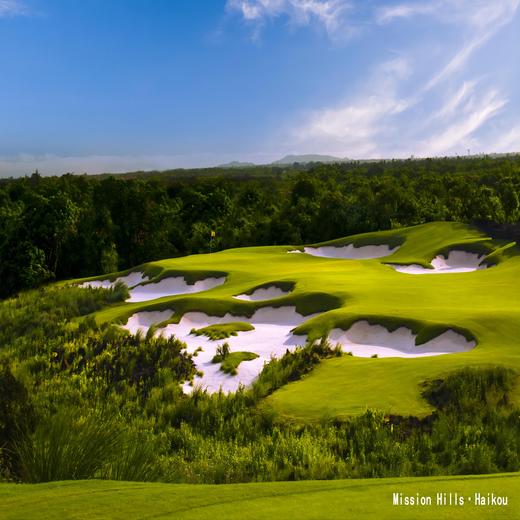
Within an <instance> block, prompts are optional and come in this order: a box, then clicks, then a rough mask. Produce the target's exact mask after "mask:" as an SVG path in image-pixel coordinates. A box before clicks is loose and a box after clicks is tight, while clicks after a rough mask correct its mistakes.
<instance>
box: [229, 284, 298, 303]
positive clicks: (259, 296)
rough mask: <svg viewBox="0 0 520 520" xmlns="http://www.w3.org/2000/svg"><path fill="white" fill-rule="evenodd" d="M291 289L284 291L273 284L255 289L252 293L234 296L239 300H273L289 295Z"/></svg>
mask: <svg viewBox="0 0 520 520" xmlns="http://www.w3.org/2000/svg"><path fill="white" fill-rule="evenodd" d="M288 294H289V291H284V290H283V289H280V288H279V287H276V285H271V286H269V287H262V288H260V289H256V290H254V291H253V292H252V293H251V294H238V295H237V296H233V298H236V299H237V300H246V301H250V302H255V301H262V300H272V299H274V298H281V297H282V296H287V295H288Z"/></svg>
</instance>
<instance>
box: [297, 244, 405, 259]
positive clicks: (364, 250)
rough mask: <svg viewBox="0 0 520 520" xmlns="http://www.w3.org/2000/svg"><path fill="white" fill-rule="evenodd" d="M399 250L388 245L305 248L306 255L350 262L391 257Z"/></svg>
mask: <svg viewBox="0 0 520 520" xmlns="http://www.w3.org/2000/svg"><path fill="white" fill-rule="evenodd" d="M398 249H399V246H397V247H394V248H393V249H392V248H390V246H388V245H379V246H361V247H354V245H353V244H349V245H348V246H342V247H333V246H323V247H305V248H304V251H305V252H306V253H307V254H308V255H312V256H321V257H325V258H345V259H350V260H367V259H369V258H381V257H383V256H388V255H391V254H392V253H395V252H396V251H397V250H398Z"/></svg>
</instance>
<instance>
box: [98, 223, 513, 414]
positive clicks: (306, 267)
mask: <svg viewBox="0 0 520 520" xmlns="http://www.w3.org/2000/svg"><path fill="white" fill-rule="evenodd" d="M351 243H353V244H354V245H355V246H363V245H369V244H372V245H381V244H388V245H390V246H392V247H395V246H396V245H399V246H400V247H399V249H397V251H395V252H394V253H393V254H391V255H390V256H387V257H385V258H378V259H369V260H345V259H332V258H322V257H315V256H311V255H307V254H288V251H290V250H294V249H295V246H277V247H251V248H241V249H231V250H226V251H222V252H219V253H214V254H211V255H209V254H206V255H193V256H188V257H184V258H176V259H171V260H162V261H159V262H153V263H150V264H146V265H144V266H140V267H137V268H135V269H133V271H144V272H145V273H146V274H148V275H149V276H150V277H154V280H152V281H157V280H159V279H163V278H165V277H168V276H179V275H181V274H182V275H184V276H185V277H186V279H187V280H191V281H193V280H197V279H202V278H205V277H209V276H221V275H222V273H225V274H226V277H227V278H226V282H225V283H224V284H223V285H220V286H218V287H215V288H214V289H211V290H209V291H205V292H201V293H197V294H188V295H178V296H173V297H164V298H161V299H159V300H154V301H147V302H138V303H125V304H122V305H116V306H113V307H110V308H108V309H105V310H103V311H101V312H99V313H97V314H96V319H97V320H98V321H100V322H101V321H119V322H124V321H126V319H127V318H128V317H129V316H130V315H132V314H133V313H135V312H138V311H142V310H164V309H172V311H174V312H175V314H174V316H173V320H174V321H176V320H178V319H179V318H180V317H181V316H182V314H184V313H185V312H187V311H202V312H205V313H207V314H210V315H220V316H222V315H223V314H225V313H226V312H231V313H232V314H234V315H237V316H251V315H252V314H253V313H254V311H255V310H256V309H258V308H261V307H265V306H275V307H279V306H287V305H293V306H296V309H297V310H298V311H299V312H300V313H302V314H305V315H308V314H311V313H319V315H318V316H316V317H314V318H312V319H310V320H308V321H307V322H305V323H303V324H302V325H301V326H299V327H297V328H296V330H295V332H297V333H300V334H308V335H309V337H310V338H319V337H321V336H322V335H326V334H328V333H329V332H330V330H332V329H334V328H342V329H348V328H349V327H350V325H351V324H352V323H354V322H356V321H359V320H368V321H369V322H370V323H378V324H382V325H385V326H387V327H388V328H392V329H395V328H397V327H399V326H407V327H409V328H411V329H412V330H413V332H414V333H417V334H418V337H417V341H418V343H423V342H425V341H427V340H429V339H431V338H433V337H435V336H438V335H439V334H440V333H441V332H443V331H445V330H447V329H449V328H453V329H454V330H456V331H457V332H460V333H462V334H464V335H465V336H466V337H467V338H468V339H473V340H475V341H476V343H477V346H476V348H474V349H473V350H471V351H470V352H466V353H459V354H449V355H441V356H435V357H423V358H413V359H403V358H384V359H383V358H380V359H366V358H355V357H351V356H344V357H342V358H339V359H332V360H327V361H325V362H323V363H322V364H321V365H320V366H319V367H318V368H317V369H315V370H314V371H313V372H312V373H311V374H310V375H308V376H307V377H305V378H304V379H303V380H301V381H298V382H295V383H291V384H289V385H287V386H286V387H284V388H282V389H280V390H278V391H277V392H275V393H274V394H273V395H272V396H271V397H269V398H268V399H267V402H266V403H264V405H265V406H272V407H274V408H275V409H276V410H277V411H279V412H280V413H281V414H282V415H284V416H287V417H293V418H297V419H303V420H314V419H318V418H320V417H322V416H323V415H329V416H330V415H334V416H346V415H351V414H356V413H360V412H363V411H364V410H365V409H366V408H367V407H373V408H379V409H382V410H384V411H386V412H388V413H394V414H400V415H410V414H413V415H418V416H420V415H424V414H427V413H429V411H430V408H429V406H428V405H427V403H426V402H425V401H424V400H423V399H422V397H421V394H420V390H421V388H420V385H421V383H422V382H423V381H425V380H426V379H431V378H437V377H439V376H441V375H443V374H445V373H447V372H449V371H451V370H454V369H458V368H460V367H462V366H468V365H488V364H502V365H506V366H511V367H513V368H516V369H520V344H519V338H520V256H519V253H518V251H517V249H516V248H515V247H512V246H511V245H510V244H505V243H501V242H497V241H493V240H491V239H489V238H488V237H486V236H485V235H483V234H482V233H481V232H480V231H478V230H476V229H473V228H471V227H469V226H467V225H464V224H459V223H449V222H437V223H430V224H424V225H420V226H415V227H411V228H404V229H397V230H392V231H385V232H380V233H368V234H363V235H357V236H354V237H347V238H343V239H339V240H335V241H333V242H329V243H327V244H316V246H319V245H335V246H340V245H346V244H351ZM453 249H455V250H464V251H469V252H475V253H479V254H485V255H488V256H487V262H488V263H490V264H493V265H494V266H493V267H491V268H489V269H483V270H479V271H474V272H469V273H450V274H436V275H420V276H418V275H411V274H406V273H400V272H397V271H395V270H394V269H393V268H391V267H389V266H387V265H385V263H392V264H398V263H400V264H419V265H423V266H425V267H427V266H428V265H429V262H430V261H431V259H432V258H434V257H435V256H436V255H437V254H440V253H447V252H448V251H450V250H453ZM115 276H116V275H114V276H113V278H114V277H115ZM102 278H103V277H99V279H102ZM105 278H106V277H105ZM273 283H274V284H278V285H279V284H280V283H286V284H290V285H291V287H292V284H294V289H293V290H292V291H291V292H290V293H289V294H288V295H286V296H282V297H280V298H275V299H273V300H266V301H242V300H237V299H236V298H234V297H233V296H235V295H239V294H246V293H251V291H252V290H253V289H254V288H257V287H265V286H266V285H267V284H273ZM518 397H520V396H518V395H517V398H518Z"/></svg>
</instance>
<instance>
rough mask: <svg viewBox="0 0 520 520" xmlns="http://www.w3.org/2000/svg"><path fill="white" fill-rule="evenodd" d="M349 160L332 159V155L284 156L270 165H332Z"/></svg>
mask: <svg viewBox="0 0 520 520" xmlns="http://www.w3.org/2000/svg"><path fill="white" fill-rule="evenodd" d="M348 160H349V159H346V158H345V159H341V158H340V157H333V156H332V155H319V154H304V155H286V156H285V157H283V158H282V159H279V160H278V161H275V162H273V163H272V164H293V163H310V162H320V163H334V162H345V161H348Z"/></svg>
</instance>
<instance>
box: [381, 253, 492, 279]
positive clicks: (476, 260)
mask: <svg viewBox="0 0 520 520" xmlns="http://www.w3.org/2000/svg"><path fill="white" fill-rule="evenodd" d="M482 260H484V255H482V256H479V255H478V254H476V253H468V252H466V251H455V250H454V251H450V252H449V254H448V257H447V258H446V257H445V256H443V255H437V256H436V257H435V258H434V259H433V260H432V261H431V264H432V266H433V269H426V268H424V267H422V266H420V265H417V264H412V265H396V264H386V265H389V266H390V267H392V268H394V269H395V270H396V271H399V272H400V273H408V274H448V273H468V272H471V271H477V270H479V269H486V268H487V265H485V264H483V265H481V262H482Z"/></svg>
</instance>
